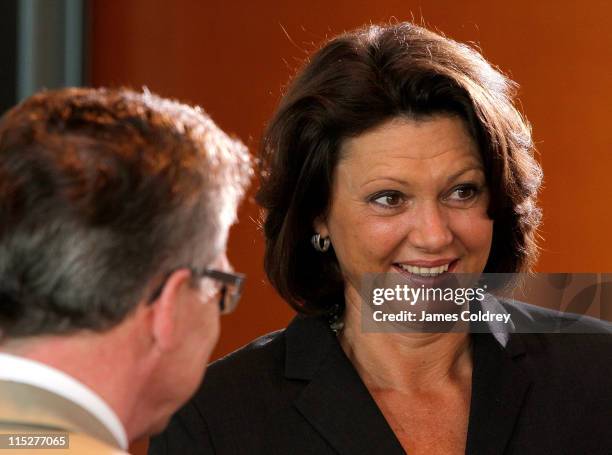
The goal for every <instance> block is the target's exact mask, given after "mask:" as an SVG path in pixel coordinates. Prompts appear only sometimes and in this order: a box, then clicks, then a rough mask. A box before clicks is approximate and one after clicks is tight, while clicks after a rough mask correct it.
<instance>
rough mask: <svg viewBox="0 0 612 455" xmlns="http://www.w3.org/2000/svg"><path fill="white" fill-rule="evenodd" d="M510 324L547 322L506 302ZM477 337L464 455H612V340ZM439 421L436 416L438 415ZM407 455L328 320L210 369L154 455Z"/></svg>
mask: <svg viewBox="0 0 612 455" xmlns="http://www.w3.org/2000/svg"><path fill="white" fill-rule="evenodd" d="M504 307H505V308H506V309H507V310H508V311H509V312H510V313H511V314H512V319H513V320H520V319H521V318H523V319H525V318H527V319H534V320H535V319H538V318H549V317H550V315H551V314H552V313H551V312H549V311H548V310H542V309H540V308H537V307H533V306H530V305H522V304H516V303H508V302H504ZM585 324H587V326H588V327H587V330H584V331H586V332H594V331H598V332H608V334H593V333H589V334H555V333H552V334H528V333H511V334H509V336H507V337H506V338H504V337H503V336H502V337H500V336H497V335H499V334H495V335H496V336H494V335H493V334H490V333H475V334H472V335H471V336H472V338H473V360H474V369H473V374H472V398H471V403H470V415H469V426H468V435H467V448H466V453H468V454H486V455H489V454H521V455H530V454H537V455H542V454H555V455H561V454H572V455H574V454H589V455H595V454H605V455H611V454H612V335H611V334H610V328H609V327H610V326H609V325H607V324H606V323H603V322H597V321H595V320H591V321H587V322H586V323H585ZM441 412H443V410H441ZM209 453H217V454H335V453H339V454H368V455H370V454H403V453H405V452H404V451H403V449H402V447H401V446H400V444H399V442H398V440H397V438H396V437H395V435H394V433H393V432H392V430H391V428H390V427H389V425H388V424H387V422H386V420H385V418H384V417H383V415H382V413H381V412H380V410H379V409H378V407H377V406H376V403H375V402H374V400H373V398H372V397H371V395H370V394H369V392H368V390H367V389H366V387H365V385H364V384H363V382H362V381H361V379H360V377H359V375H358V374H357V372H356V370H355V369H354V368H353V366H352V364H351V362H350V361H349V360H348V358H347V357H346V356H345V354H344V351H343V350H342V348H341V347H340V344H339V342H338V340H337V338H336V336H335V334H334V333H333V332H332V331H331V330H330V329H329V327H328V325H327V324H326V323H325V321H322V320H320V319H315V318H303V317H297V318H295V319H294V320H293V321H292V322H291V324H290V325H289V326H288V327H287V329H285V330H282V331H278V332H274V333H271V334H269V335H266V336H263V337H261V338H259V339H257V340H255V341H254V342H252V343H251V344H249V345H248V346H245V347H243V348H242V349H240V350H238V351H236V352H234V353H233V354H231V355H229V356H227V357H225V358H223V359H221V360H219V361H217V362H215V363H213V364H212V365H211V366H210V367H209V368H208V370H207V372H206V376H205V380H204V383H203V386H202V387H201V388H200V390H199V391H198V392H197V393H196V395H195V396H194V397H193V398H192V399H191V401H190V402H189V403H187V405H185V406H184V407H183V408H182V409H181V410H180V411H179V412H178V413H177V414H176V415H175V416H174V417H173V418H172V421H171V423H170V425H169V427H168V428H167V429H166V431H165V432H164V433H162V434H161V435H159V436H157V437H155V438H153V439H152V440H151V444H150V449H149V454H150V455H160V454H172V455H174V454H209Z"/></svg>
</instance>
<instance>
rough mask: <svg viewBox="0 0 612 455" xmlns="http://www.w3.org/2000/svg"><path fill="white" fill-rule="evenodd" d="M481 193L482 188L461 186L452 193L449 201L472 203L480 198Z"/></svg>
mask: <svg viewBox="0 0 612 455" xmlns="http://www.w3.org/2000/svg"><path fill="white" fill-rule="evenodd" d="M479 192H480V188H479V187H477V186H476V185H461V186H459V187H457V188H455V189H454V190H453V191H452V192H451V194H450V197H449V199H451V200H454V201H470V200H472V199H474V198H475V197H476V196H478V193H479Z"/></svg>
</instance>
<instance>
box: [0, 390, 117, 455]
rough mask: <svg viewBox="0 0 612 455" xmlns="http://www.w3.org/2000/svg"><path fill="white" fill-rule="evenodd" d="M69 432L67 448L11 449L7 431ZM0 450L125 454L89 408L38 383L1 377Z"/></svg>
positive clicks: (21, 454) (16, 454)
mask: <svg viewBox="0 0 612 455" xmlns="http://www.w3.org/2000/svg"><path fill="white" fill-rule="evenodd" d="M58 432H59V433H61V432H64V433H68V440H69V448H68V449H53V450H50V449H48V448H47V449H36V448H34V447H28V448H26V449H23V448H20V449H10V448H9V449H8V450H7V448H6V447H7V443H8V439H7V435H15V434H20V435H23V434H41V433H43V434H47V433H58ZM0 435H2V436H0V439H1V442H0V443H1V444H2V445H1V446H0V454H1V455H8V454H14V455H26V454H28V455H29V454H41V455H42V454H46V455H49V454H50V453H52V454H53V455H63V454H72V455H75V454H79V455H89V454H91V455H97V454H100V455H122V454H123V455H125V454H126V453H127V452H124V451H122V450H121V449H119V448H118V447H117V443H116V441H115V439H114V437H113V436H112V434H111V433H110V432H109V431H108V429H107V428H106V426H105V425H104V424H102V422H100V421H99V420H98V419H97V418H96V417H95V416H93V415H92V414H91V413H90V412H89V411H87V410H85V409H83V408H82V407H80V406H79V405H77V404H75V403H73V402H71V401H70V400H67V399H65V398H63V397H61V396H59V395H56V394H54V393H52V392H48V391H46V390H43V389H40V388H38V387H34V386H30V385H26V384H20V383H16V382H10V381H3V380H0Z"/></svg>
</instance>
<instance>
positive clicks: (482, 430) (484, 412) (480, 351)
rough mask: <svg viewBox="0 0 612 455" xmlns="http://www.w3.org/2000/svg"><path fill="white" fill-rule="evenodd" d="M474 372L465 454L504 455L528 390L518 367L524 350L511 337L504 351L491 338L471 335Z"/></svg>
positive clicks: (528, 383)
mask: <svg viewBox="0 0 612 455" xmlns="http://www.w3.org/2000/svg"><path fill="white" fill-rule="evenodd" d="M472 339H473V343H474V344H473V349H474V351H473V354H474V370H473V373H472V398H471V405H470V423H469V428H468V437H467V446H466V453H467V454H482V453H495V454H502V453H504V451H505V449H506V447H507V445H508V442H509V440H510V438H511V436H512V432H513V429H514V425H515V422H516V420H517V418H518V416H519V414H520V410H521V408H522V406H523V401H524V399H525V395H526V394H527V391H528V390H529V387H530V384H531V378H530V377H529V375H528V374H527V372H526V371H525V370H523V368H522V367H521V366H520V365H519V363H520V357H521V356H523V354H524V349H523V346H522V344H521V343H520V341H519V339H518V338H516V337H510V341H509V344H508V346H507V347H506V348H504V347H503V346H501V345H500V344H499V342H498V341H497V340H496V339H495V338H494V337H493V335H491V334H485V333H478V334H472Z"/></svg>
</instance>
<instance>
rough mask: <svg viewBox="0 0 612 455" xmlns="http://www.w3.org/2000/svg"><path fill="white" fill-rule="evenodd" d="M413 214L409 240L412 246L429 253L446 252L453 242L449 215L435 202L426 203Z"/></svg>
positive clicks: (419, 206)
mask: <svg viewBox="0 0 612 455" xmlns="http://www.w3.org/2000/svg"><path fill="white" fill-rule="evenodd" d="M417 207H418V208H416V207H415V208H416V210H414V211H413V212H412V214H411V215H412V216H411V220H410V224H411V229H410V232H409V234H408V239H409V241H410V243H411V244H412V246H414V247H415V248H418V249H420V250H423V251H424V252H428V253H437V252H440V251H442V250H444V249H445V248H446V247H447V246H449V245H450V244H451V243H452V242H453V233H452V231H451V229H450V225H449V219H448V214H447V213H446V211H445V209H444V207H440V205H439V204H438V203H437V202H435V201H431V202H429V201H428V202H424V203H422V204H419V205H418V206H417Z"/></svg>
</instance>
